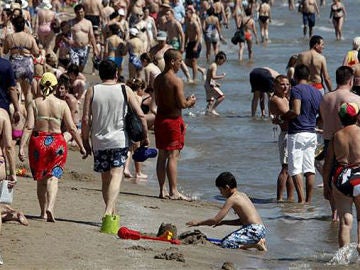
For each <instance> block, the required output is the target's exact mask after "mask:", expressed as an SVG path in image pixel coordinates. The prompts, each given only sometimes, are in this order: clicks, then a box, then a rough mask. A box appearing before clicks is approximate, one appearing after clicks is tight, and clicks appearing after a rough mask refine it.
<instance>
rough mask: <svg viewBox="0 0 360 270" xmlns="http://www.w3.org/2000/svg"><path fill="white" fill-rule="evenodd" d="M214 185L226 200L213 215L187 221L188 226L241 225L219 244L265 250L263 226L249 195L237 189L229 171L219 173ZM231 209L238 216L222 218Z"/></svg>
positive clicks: (228, 246) (226, 246)
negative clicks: (227, 218) (228, 218)
mask: <svg viewBox="0 0 360 270" xmlns="http://www.w3.org/2000/svg"><path fill="white" fill-rule="evenodd" d="M215 185H216V187H217V188H218V189H219V190H220V193H221V195H223V196H224V197H225V198H226V202H225V204H224V205H223V207H222V208H221V210H220V211H219V212H218V213H217V214H216V216H215V217H213V218H209V219H205V220H202V221H196V220H193V221H189V222H187V223H186V225H188V226H201V225H207V226H214V227H216V226H220V225H235V226H236V225H242V226H241V228H240V229H239V230H236V231H234V232H232V233H230V234H229V235H227V236H226V237H224V238H223V239H222V240H221V242H220V243H219V245H220V246H221V247H223V248H240V249H249V248H256V249H258V250H260V251H267V248H266V241H265V226H264V224H263V222H262V220H261V217H260V216H259V214H258V212H257V211H256V209H255V206H254V204H253V203H252V202H251V201H250V199H249V197H248V196H247V195H246V194H245V193H243V192H239V191H238V190H237V183H236V179H235V177H234V175H233V174H232V173H230V172H223V173H221V174H220V175H219V176H218V177H217V178H216V181H215ZM230 209H233V210H234V211H235V213H236V214H237V215H238V216H239V218H238V219H235V220H223V218H224V217H225V216H226V215H227V213H228V212H229V211H230Z"/></svg>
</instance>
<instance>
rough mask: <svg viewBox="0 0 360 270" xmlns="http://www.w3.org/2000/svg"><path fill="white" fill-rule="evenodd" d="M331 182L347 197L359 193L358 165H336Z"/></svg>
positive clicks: (359, 175)
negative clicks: (353, 166)
mask: <svg viewBox="0 0 360 270" xmlns="http://www.w3.org/2000/svg"><path fill="white" fill-rule="evenodd" d="M333 184H334V185H335V186H336V188H337V189H338V190H339V191H340V192H341V193H342V194H344V195H345V196H347V197H356V196H359V195H360V167H355V168H352V167H351V166H342V165H340V166H338V167H337V168H336V170H335V173H334V178H333Z"/></svg>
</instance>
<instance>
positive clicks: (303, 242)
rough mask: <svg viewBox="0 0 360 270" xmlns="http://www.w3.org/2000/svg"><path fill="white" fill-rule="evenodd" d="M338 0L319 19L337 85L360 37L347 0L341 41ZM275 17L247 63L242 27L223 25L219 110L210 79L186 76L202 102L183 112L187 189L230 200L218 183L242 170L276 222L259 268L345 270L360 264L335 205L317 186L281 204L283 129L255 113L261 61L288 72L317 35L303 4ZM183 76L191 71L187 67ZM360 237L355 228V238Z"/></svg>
mask: <svg viewBox="0 0 360 270" xmlns="http://www.w3.org/2000/svg"><path fill="white" fill-rule="evenodd" d="M285 2H287V1H285ZM331 2H332V1H330V0H328V1H327V6H325V7H321V8H320V14H321V16H320V17H317V18H316V26H315V28H314V32H313V33H314V34H317V35H321V36H323V38H324V40H325V48H324V51H323V55H324V56H325V57H326V59H327V65H328V71H329V74H330V76H331V79H332V83H333V88H335V87H336V82H335V71H336V69H337V67H339V66H340V65H341V64H342V61H343V58H344V56H345V54H346V52H347V51H348V50H350V49H351V48H352V39H353V38H354V37H355V36H356V35H359V36H360V32H359V27H358V26H359V19H358V18H359V14H360V5H359V4H360V1H359V0H352V1H349V0H348V1H342V2H343V3H344V5H345V7H346V9H347V13H348V16H347V18H346V21H345V23H344V28H343V36H344V40H342V41H336V40H335V34H334V30H333V26H332V24H331V23H330V22H329V20H328V18H329V13H330V6H329V5H330V3H331ZM272 17H273V19H272V23H271V24H270V30H269V31H270V33H269V38H270V39H271V43H269V44H268V45H267V46H266V47H265V46H264V45H262V44H259V45H254V60H253V62H248V61H247V51H246V49H245V50H244V59H245V60H244V61H243V62H241V63H240V62H239V61H238V60H237V51H238V46H234V45H233V44H231V42H230V38H231V36H232V34H233V33H234V31H235V26H234V22H233V20H232V21H231V25H230V27H229V29H224V28H223V30H224V36H225V37H226V38H227V40H228V42H227V44H226V45H224V44H221V48H220V49H221V50H222V51H224V52H225V53H226V54H227V57H228V61H227V62H226V63H225V64H224V65H223V66H220V67H219V69H218V73H219V74H221V73H223V72H225V73H226V77H225V78H224V79H223V80H221V81H220V83H221V89H222V90H223V92H224V94H225V100H224V102H223V103H222V104H220V106H219V107H218V109H217V111H218V112H219V113H220V116H219V117H210V116H206V115H205V107H206V100H205V99H206V98H205V91H204V87H203V82H199V83H197V84H195V85H190V84H186V83H185V94H186V95H190V94H193V93H194V94H195V95H196V97H197V103H196V106H195V107H194V108H191V109H186V110H184V111H183V116H184V120H185V122H186V124H187V133H186V142H185V148H184V149H183V151H182V152H181V160H180V161H179V164H178V179H179V181H178V183H179V188H180V190H181V191H182V192H184V193H186V194H187V195H190V196H192V197H195V198H197V199H201V200H209V201H219V202H222V201H221V200H222V198H221V197H220V196H219V193H218V190H217V188H216V187H215V184H214V182H215V178H216V177H217V176H218V175H219V174H220V173H221V172H223V171H230V172H232V173H233V174H234V175H235V176H236V179H237V180H238V186H239V190H240V191H244V192H246V193H247V194H248V195H249V196H250V197H251V198H252V199H253V201H254V203H255V206H256V208H257V209H258V211H259V213H260V215H261V216H262V218H263V221H264V223H265V224H266V227H267V229H268V231H267V243H268V248H269V251H268V252H267V254H266V255H265V256H259V257H258V259H255V260H254V261H253V263H254V265H252V266H251V268H252V269H256V268H260V269H323V268H324V269H325V268H326V269H327V268H329V267H330V269H338V268H339V269H340V268H341V269H343V267H344V266H343V265H344V264H347V263H343V262H345V261H348V259H344V257H347V258H349V256H350V261H351V265H352V267H354V264H355V266H357V267H358V268H360V264H358V263H357V254H356V252H354V247H353V246H350V247H349V248H347V250H346V252H345V253H346V254H347V255H346V256H345V255H343V253H342V251H338V244H337V226H338V224H336V223H332V222H331V217H330V208H329V205H328V202H327V201H325V200H324V198H323V190H322V189H321V188H315V190H314V195H313V201H312V203H311V205H298V204H296V203H276V180H277V176H278V173H279V170H280V161H279V157H278V148H277V137H278V133H279V129H276V127H274V125H272V124H271V121H270V120H269V119H261V118H260V117H258V118H256V119H253V118H252V117H251V111H250V104H251V98H252V94H251V89H250V83H249V73H250V71H251V70H252V69H253V68H255V67H265V66H268V67H271V68H273V69H275V70H277V71H278V72H279V73H283V74H286V70H285V68H286V65H287V62H288V59H289V58H290V56H291V55H293V54H297V53H299V52H302V51H305V50H308V49H309V45H308V43H309V39H308V38H306V39H304V38H303V32H302V16H301V15H300V14H299V13H297V12H296V11H289V10H288V8H287V5H284V3H283V1H280V0H276V1H275V4H274V6H273V7H272ZM256 26H257V27H258V23H257V22H256ZM258 29H259V28H258ZM258 32H259V31H258ZM259 37H260V34H259ZM203 45H204V44H203ZM203 47H204V46H203ZM204 56H205V49H203V51H202V56H201V58H200V59H199V63H200V65H201V66H203V67H205V66H206V67H207V66H208V63H206V60H205V57H204ZM179 76H180V77H184V75H183V74H182V73H181V71H180V72H179ZM199 80H200V76H199ZM258 113H259V108H258ZM274 128H275V129H274ZM145 170H146V168H145ZM145 173H148V174H149V176H150V178H149V181H148V183H147V185H149V186H151V187H153V188H154V189H156V190H157V188H158V184H157V179H156V173H155V172H152V171H151V172H150V171H149V172H148V171H145ZM316 181H317V184H320V183H321V182H322V180H321V177H319V175H317V177H316ZM214 214H215V213H214ZM354 220H355V221H356V219H354ZM355 221H354V226H355V227H356V222H355ZM230 229H233V228H229V230H230ZM355 239H356V238H355V230H354V229H353V232H352V240H355ZM350 251H351V252H350ZM355 251H356V248H355ZM339 254H340V255H339ZM349 254H350V255H349ZM239 256H240V253H239ZM254 257H255V258H257V257H256V256H255V255H254ZM335 257H337V258H338V259H334V258H335ZM328 263H331V265H329V264H328ZM238 267H239V265H238ZM238 269H245V268H244V267H240V268H238Z"/></svg>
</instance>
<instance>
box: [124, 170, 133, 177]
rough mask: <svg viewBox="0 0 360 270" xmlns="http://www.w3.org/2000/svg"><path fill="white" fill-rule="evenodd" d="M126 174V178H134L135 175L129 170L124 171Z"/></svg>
mask: <svg viewBox="0 0 360 270" xmlns="http://www.w3.org/2000/svg"><path fill="white" fill-rule="evenodd" d="M124 176H125V178H134V176H133V175H132V174H131V173H130V172H128V171H124Z"/></svg>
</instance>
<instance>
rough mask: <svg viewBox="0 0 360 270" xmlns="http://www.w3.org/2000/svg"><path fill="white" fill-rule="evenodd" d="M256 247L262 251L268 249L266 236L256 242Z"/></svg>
mask: <svg viewBox="0 0 360 270" xmlns="http://www.w3.org/2000/svg"><path fill="white" fill-rule="evenodd" d="M256 248H257V249H258V250H260V251H267V248H266V241H265V239H264V238H263V239H260V241H259V242H257V243H256Z"/></svg>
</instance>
